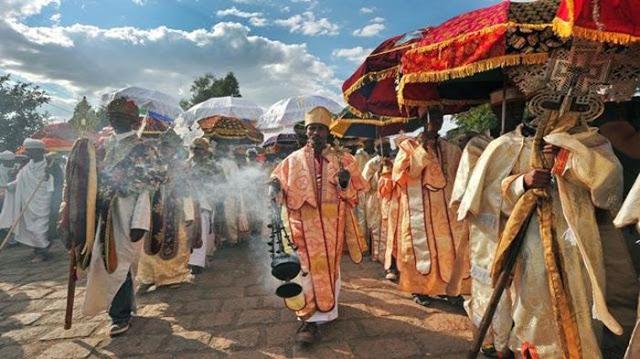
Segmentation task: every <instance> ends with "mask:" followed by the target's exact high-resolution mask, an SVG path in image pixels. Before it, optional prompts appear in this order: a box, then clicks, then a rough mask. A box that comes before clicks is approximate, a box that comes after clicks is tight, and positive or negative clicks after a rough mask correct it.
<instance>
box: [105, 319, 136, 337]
mask: <svg viewBox="0 0 640 359" xmlns="http://www.w3.org/2000/svg"><path fill="white" fill-rule="evenodd" d="M130 327H131V325H130V324H129V322H125V323H113V324H111V328H109V336H110V337H112V338H113V337H117V336H118V335H122V334H124V333H125V332H126V331H127V330H129V328H130Z"/></svg>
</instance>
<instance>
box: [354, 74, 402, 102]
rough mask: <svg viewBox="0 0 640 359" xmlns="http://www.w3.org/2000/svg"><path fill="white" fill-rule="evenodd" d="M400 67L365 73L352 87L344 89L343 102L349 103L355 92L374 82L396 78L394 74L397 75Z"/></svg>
mask: <svg viewBox="0 0 640 359" xmlns="http://www.w3.org/2000/svg"><path fill="white" fill-rule="evenodd" d="M399 67H400V66H394V67H391V68H388V69H384V70H382V71H376V72H370V73H367V74H366V75H364V76H362V77H360V78H359V79H358V80H357V81H356V82H354V83H353V85H351V86H350V87H349V88H348V89H346V90H345V91H344V92H343V96H344V101H345V102H346V103H349V97H351V95H352V94H353V93H354V92H355V91H358V90H359V89H361V88H362V87H363V86H365V85H367V84H369V83H371V82H374V81H381V80H385V79H388V78H392V77H394V76H396V74H397V73H398V69H399Z"/></svg>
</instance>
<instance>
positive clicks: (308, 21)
mask: <svg viewBox="0 0 640 359" xmlns="http://www.w3.org/2000/svg"><path fill="white" fill-rule="evenodd" d="M274 23H275V24H276V25H280V26H283V27H288V28H289V32H292V33H301V34H304V35H309V36H319V35H338V33H339V32H338V30H339V29H340V27H339V26H338V25H337V24H334V23H332V22H331V21H329V19H327V18H324V17H323V18H321V19H317V20H316V17H315V15H314V14H313V13H312V12H311V11H305V12H303V13H302V14H297V15H294V16H292V17H290V18H288V19H281V20H276V21H274Z"/></svg>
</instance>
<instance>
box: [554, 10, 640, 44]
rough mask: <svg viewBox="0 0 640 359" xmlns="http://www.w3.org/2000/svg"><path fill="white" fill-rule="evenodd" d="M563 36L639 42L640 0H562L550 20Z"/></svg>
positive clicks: (601, 40) (600, 40)
mask: <svg viewBox="0 0 640 359" xmlns="http://www.w3.org/2000/svg"><path fill="white" fill-rule="evenodd" d="M553 28H554V30H555V31H556V33H557V34H558V35H560V36H562V37H569V36H573V37H576V38H580V39H586V40H592V41H598V42H611V43H615V44H629V43H632V42H638V41H640V0H595V1H594V0H562V1H561V2H560V7H559V8H558V12H557V14H556V18H555V19H554V20H553Z"/></svg>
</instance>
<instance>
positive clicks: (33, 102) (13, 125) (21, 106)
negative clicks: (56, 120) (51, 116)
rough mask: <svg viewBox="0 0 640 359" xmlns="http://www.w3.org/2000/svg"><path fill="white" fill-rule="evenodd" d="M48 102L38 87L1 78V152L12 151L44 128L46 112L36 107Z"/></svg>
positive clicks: (5, 77) (47, 98) (44, 93)
mask: <svg viewBox="0 0 640 359" xmlns="http://www.w3.org/2000/svg"><path fill="white" fill-rule="evenodd" d="M48 102H49V96H47V93H46V92H45V91H44V90H42V89H41V88H40V87H38V86H35V85H33V84H31V83H28V82H21V81H13V80H12V79H11V75H3V76H0V150H9V151H15V150H16V149H17V148H18V147H20V145H21V144H22V141H24V139H25V138H26V137H28V136H30V135H32V134H33V133H34V132H36V131H37V130H39V129H40V128H42V127H43V126H44V125H45V119H46V118H47V117H48V113H46V112H44V113H41V112H39V111H38V108H39V107H40V106H42V105H44V104H46V103H48Z"/></svg>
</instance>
